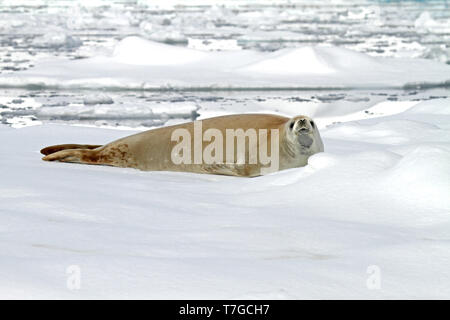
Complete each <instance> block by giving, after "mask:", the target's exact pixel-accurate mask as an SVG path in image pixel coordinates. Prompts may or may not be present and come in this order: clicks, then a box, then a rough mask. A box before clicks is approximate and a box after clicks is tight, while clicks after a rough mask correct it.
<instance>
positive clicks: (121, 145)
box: [41, 114, 323, 177]
mask: <svg viewBox="0 0 450 320" xmlns="http://www.w3.org/2000/svg"><path fill="white" fill-rule="evenodd" d="M298 119H309V118H307V117H304V116H298V117H295V118H291V119H289V118H286V117H282V116H277V115H267V114H243V115H230V116H222V117H215V118H210V119H205V120H202V127H203V132H204V131H205V130H207V129H208V128H215V129H218V130H220V131H221V132H222V135H223V137H224V142H225V136H226V131H225V130H226V129H240V128H241V129H244V130H247V129H249V128H253V129H255V130H256V131H258V130H260V129H268V146H267V149H268V150H269V152H270V150H271V145H270V129H279V132H280V149H279V150H280V151H279V152H280V154H279V156H280V168H279V169H280V170H282V169H287V168H292V167H299V166H304V165H306V164H307V159H308V157H309V156H310V155H311V154H314V153H317V152H320V151H323V144H322V141H321V140H320V135H319V133H318V130H317V128H315V130H312V131H311V137H313V138H314V141H315V142H314V143H315V144H314V145H313V148H311V150H308V151H307V152H306V153H305V151H304V150H303V149H301V148H300V149H299V148H298V147H297V144H298V143H297V142H296V140H295V137H296V136H295V135H293V134H292V133H291V129H289V127H288V125H289V124H290V123H291V122H292V121H294V122H295V121H298ZM309 120H310V119H309ZM309 120H308V121H309ZM178 128H185V129H187V130H188V131H189V132H190V134H191V147H192V148H193V146H194V141H193V139H194V133H193V131H194V123H193V122H189V123H184V124H180V125H175V126H169V127H163V128H158V129H153V130H148V131H145V132H141V133H138V134H135V135H131V136H128V137H125V138H122V139H119V140H116V141H113V142H111V143H109V144H106V145H104V146H100V147H99V146H89V145H60V146H52V147H47V148H44V149H43V150H42V151H41V152H42V153H43V154H45V155H46V156H45V157H44V158H43V160H45V161H61V162H74V163H84V164H99V165H110V166H116V167H130V168H136V169H140V170H145V171H183V172H196V173H210V174H224V175H234V176H247V177H251V176H257V175H260V171H261V165H260V164H259V163H258V164H211V165H208V164H204V163H203V164H179V165H177V164H174V163H173V162H172V160H171V152H172V149H173V148H174V146H175V145H176V144H177V143H178V142H177V141H171V136H172V132H173V131H174V130H175V129H178ZM291 136H292V137H291ZM318 140H320V141H318ZM206 145H208V142H203V149H204V148H205V146H206ZM71 146H74V147H72V148H71ZM247 146H248V144H247ZM66 147H69V148H70V149H67V148H66ZM51 150H56V152H54V153H51V152H50V151H51ZM224 157H225V152H224ZM235 159H236V157H235ZM246 159H248V148H247V147H246ZM224 162H225V159H224Z"/></svg>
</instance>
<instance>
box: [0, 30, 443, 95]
mask: <svg viewBox="0 0 450 320" xmlns="http://www.w3.org/2000/svg"><path fill="white" fill-rule="evenodd" d="M411 70H414V72H411ZM448 81H450V66H449V65H445V64H442V63H439V62H435V61H429V60H423V59H407V58H396V59H393V58H381V57H370V56H368V55H366V54H362V53H357V52H354V51H351V50H348V49H342V48H337V47H324V46H303V47H300V48H296V49H282V50H279V51H277V52H256V51H251V50H240V51H220V52H218V51H214V52H205V51H200V50H193V49H188V48H183V47H177V46H171V45H166V44H161V43H156V42H152V41H148V40H144V39H141V38H138V37H127V38H125V39H123V40H122V41H120V42H119V43H118V44H117V47H116V48H115V50H114V53H113V55H112V56H102V55H97V56H95V57H92V58H87V59H82V60H75V61H73V60H67V59H53V60H51V61H49V60H46V61H38V62H37V63H36V66H35V67H34V68H33V69H28V70H26V71H18V72H14V73H10V74H2V75H0V85H1V86H6V87H28V86H38V87H46V86H48V87H56V88H88V89H94V88H95V89H105V90H106V89H111V90H112V89H113V90H129V89H138V90H142V89H144V90H179V89H195V90H203V91H207V90H217V89H222V90H230V89H239V90H253V89H268V88H270V89H277V90H285V89H294V88H295V89H314V88H315V89H324V88H397V89H398V88H404V87H406V86H407V87H421V86H426V87H436V86H437V87H439V86H443V85H446V84H447V83H448Z"/></svg>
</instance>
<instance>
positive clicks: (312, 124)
mask: <svg viewBox="0 0 450 320" xmlns="http://www.w3.org/2000/svg"><path fill="white" fill-rule="evenodd" d="M310 123H311V127H313V128H314V121H312V120H311V122H310Z"/></svg>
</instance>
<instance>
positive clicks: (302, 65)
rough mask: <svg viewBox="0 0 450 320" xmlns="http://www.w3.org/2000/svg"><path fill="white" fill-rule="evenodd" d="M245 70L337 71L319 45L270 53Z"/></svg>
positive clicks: (282, 71)
mask: <svg viewBox="0 0 450 320" xmlns="http://www.w3.org/2000/svg"><path fill="white" fill-rule="evenodd" d="M242 71H245V72H256V73H268V74H280V73H284V74H298V73H314V74H326V73H332V72H335V70H334V69H333V68H332V67H330V66H329V65H328V63H327V60H326V59H324V58H323V57H321V55H320V50H319V48H317V47H303V48H298V49H284V50H279V51H277V52H275V53H273V54H270V55H269V56H268V57H266V58H265V59H264V60H263V61H261V62H257V63H254V64H251V65H249V66H247V67H244V68H242Z"/></svg>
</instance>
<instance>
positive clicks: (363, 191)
mask: <svg viewBox="0 0 450 320" xmlns="http://www.w3.org/2000/svg"><path fill="white" fill-rule="evenodd" d="M448 104H449V100H448V99H440V100H439V99H434V100H429V101H425V102H418V101H415V102H414V101H411V102H410V103H409V104H408V105H407V104H404V103H402V102H396V101H390V102H383V103H380V104H378V105H376V106H374V107H373V108H374V109H376V110H377V112H378V114H377V115H374V116H373V117H372V116H367V114H366V113H364V114H362V113H361V115H362V116H363V115H364V117H361V118H359V119H354V118H353V117H354V112H353V111H354V110H353V111H352V110H347V112H346V113H345V112H342V113H341V115H340V116H339V115H334V116H333V117H337V118H339V119H340V120H339V122H338V123H334V124H332V122H334V121H335V120H336V119H335V118H333V119H332V120H330V117H327V115H326V114H324V115H322V116H319V115H318V116H317V117H316V118H315V120H316V121H317V123H318V124H319V125H320V127H321V135H322V138H323V140H324V144H325V152H324V153H320V154H316V155H314V156H313V157H311V158H310V160H309V164H308V165H307V166H306V167H303V168H296V169H290V170H286V171H281V172H278V173H275V174H271V175H267V176H263V177H258V178H253V179H245V178H234V177H222V176H211V175H198V174H188V173H167V172H141V171H137V170H133V169H120V168H112V167H103V166H86V165H76V164H65V163H47V162H43V161H41V160H40V157H41V155H40V154H39V149H40V148H42V147H43V146H46V145H51V144H58V143H91V144H102V143H105V142H107V141H111V140H113V139H117V138H119V137H122V136H126V135H128V134H131V133H133V132H136V131H125V132H124V131H118V130H109V129H102V128H87V127H75V126H65V125H52V124H45V125H40V126H33V127H25V128H22V129H14V128H10V127H6V126H0V143H1V144H2V145H3V148H2V149H1V150H0V167H2V168H7V169H6V170H2V173H1V182H0V213H1V214H0V240H1V241H0V255H1V258H0V259H1V261H2V263H1V264H0V274H1V275H2V277H1V279H2V280H1V284H0V297H1V298H75V299H78V298H158V299H164V298H169V299H176V298H180V299H182V298H189V299H197V298H206V299H218V298H232V299H233V298H236V299H298V298H317V299H323V298H446V297H448V296H449V295H450V286H449V282H448V281H449V279H450V268H449V264H450V259H449V257H450V244H449V241H448V228H449V227H450V198H449V197H448V192H449V190H450V180H449V179H448V177H449V176H450V121H449V120H450V118H449V114H448ZM397 107H398V108H397ZM393 110H397V112H396V113H395V112H393ZM383 113H384V115H382V114H383ZM349 115H351V117H349V118H347V117H348V116H349ZM70 266H76V268H79V270H80V272H81V287H80V289H79V290H69V289H68V288H67V286H66V283H67V279H68V277H69V275H68V274H67V273H66V271H67V268H68V267H70ZM373 266H375V267H373ZM72 268H73V267H72ZM374 268H375V270H378V269H377V268H379V270H380V272H381V273H380V276H381V278H380V279H381V282H380V284H381V288H380V289H376V288H375V289H374V288H372V289H370V288H371V287H370V286H369V287H368V286H367V285H366V283H367V281H368V279H369V277H370V274H368V270H369V271H370V270H373V269H374ZM69 270H70V269H69Z"/></svg>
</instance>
